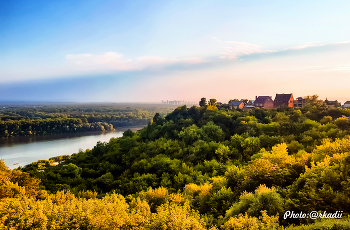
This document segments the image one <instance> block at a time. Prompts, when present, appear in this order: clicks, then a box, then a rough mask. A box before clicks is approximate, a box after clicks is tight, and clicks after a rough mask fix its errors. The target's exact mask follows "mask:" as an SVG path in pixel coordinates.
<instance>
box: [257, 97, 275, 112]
mask: <svg viewBox="0 0 350 230" xmlns="http://www.w3.org/2000/svg"><path fill="white" fill-rule="evenodd" d="M254 107H258V108H264V109H272V108H273V100H272V96H259V97H257V96H255V101H254Z"/></svg>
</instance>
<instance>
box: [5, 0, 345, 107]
mask: <svg viewBox="0 0 350 230" xmlns="http://www.w3.org/2000/svg"><path fill="white" fill-rule="evenodd" d="M348 9H350V2H349V1H345V0H344V1H315V0H311V1H277V0H275V1H272V0H271V1H255V0H247V1H228V0H227V1H224V0H216V1H213V0H201V1H199V0H195V1H191V2H188V1H181V0H180V1H175V2H174V1H159V0H157V1H138V2H135V1H114V0H101V1H93V0H85V1H82V0H77V1H58V0H52V1H42V0H38V1H24V0H17V1H1V2H0V101H52V102H159V101H161V100H162V99H164V98H172V99H173V100H179V101H182V100H185V101H198V100H200V98H201V97H206V98H207V99H208V98H216V99H217V100H218V101H223V102H225V101H228V100H230V99H233V98H232V97H235V98H239V99H240V98H247V99H254V97H255V95H270V96H274V94H276V93H293V95H295V97H298V96H307V95H313V94H317V95H319V96H320V99H323V100H324V99H326V98H328V99H329V100H338V101H340V102H342V103H344V102H345V101H347V100H350V90H349V86H350V30H349V28H350V14H349V13H348ZM271 92H274V94H271Z"/></svg>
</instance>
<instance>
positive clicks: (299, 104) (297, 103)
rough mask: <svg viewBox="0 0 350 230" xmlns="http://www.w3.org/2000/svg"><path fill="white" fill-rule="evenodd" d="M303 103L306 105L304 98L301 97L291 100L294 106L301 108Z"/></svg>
mask: <svg viewBox="0 0 350 230" xmlns="http://www.w3.org/2000/svg"><path fill="white" fill-rule="evenodd" d="M305 105H306V100H305V98H302V97H297V99H295V100H294V102H293V107H294V108H302V107H304V106H305Z"/></svg>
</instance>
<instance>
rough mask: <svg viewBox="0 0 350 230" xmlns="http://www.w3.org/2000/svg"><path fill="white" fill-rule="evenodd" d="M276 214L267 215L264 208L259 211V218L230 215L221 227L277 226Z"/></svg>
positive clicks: (253, 228) (262, 228)
mask: <svg viewBox="0 0 350 230" xmlns="http://www.w3.org/2000/svg"><path fill="white" fill-rule="evenodd" d="M278 226H279V225H278V215H277V216H268V215H267V214H266V210H263V211H261V216H260V217H259V218H256V217H250V216H248V214H247V213H245V215H243V214H239V215H238V216H237V217H231V218H230V219H229V220H228V221H227V222H226V223H225V224H224V225H223V227H222V229H224V230H265V229H266V230H267V229H276V228H278Z"/></svg>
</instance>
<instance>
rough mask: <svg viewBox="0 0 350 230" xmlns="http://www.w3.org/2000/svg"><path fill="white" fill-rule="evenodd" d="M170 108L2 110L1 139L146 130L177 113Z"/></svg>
mask: <svg viewBox="0 0 350 230" xmlns="http://www.w3.org/2000/svg"><path fill="white" fill-rule="evenodd" d="M174 108H175V107H174V106H171V105H152V104H149V105H147V104H140V105H138V104H125V105H124V104H105V105H101V104H69V105H57V106H52V105H42V106H34V105H31V106H10V107H3V108H1V109H0V138H8V137H15V136H31V135H48V134H61V133H78V132H91V131H111V130H114V128H113V127H125V126H145V125H147V124H148V123H149V122H150V121H151V120H152V117H153V116H154V114H155V113H156V112H159V113H160V114H162V115H166V114H167V113H169V112H171V111H172V110H174Z"/></svg>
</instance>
